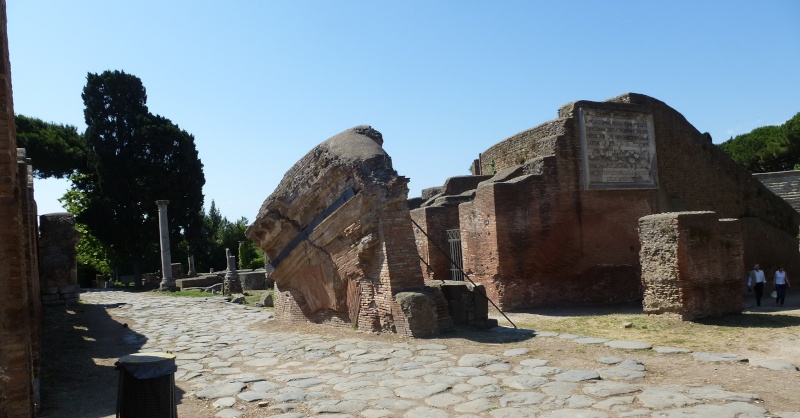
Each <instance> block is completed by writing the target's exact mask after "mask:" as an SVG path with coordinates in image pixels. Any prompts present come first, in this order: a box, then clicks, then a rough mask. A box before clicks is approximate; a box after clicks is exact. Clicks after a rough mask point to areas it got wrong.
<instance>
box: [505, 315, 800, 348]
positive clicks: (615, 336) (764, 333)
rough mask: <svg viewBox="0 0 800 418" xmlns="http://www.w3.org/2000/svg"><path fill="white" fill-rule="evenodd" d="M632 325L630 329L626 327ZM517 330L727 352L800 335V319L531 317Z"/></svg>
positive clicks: (779, 317)
mask: <svg viewBox="0 0 800 418" xmlns="http://www.w3.org/2000/svg"><path fill="white" fill-rule="evenodd" d="M626 323H628V324H632V325H631V326H630V327H628V328H626V327H625V326H624V325H625V324H626ZM517 326H519V327H521V328H527V329H535V330H542V331H554V332H559V333H570V334H579V335H586V336H591V337H599V338H608V339H612V340H632V341H646V342H649V343H651V344H653V345H654V346H672V347H682V348H688V349H691V350H694V351H717V352H718V351H725V350H727V349H729V348H730V347H736V346H758V345H759V343H763V342H764V341H769V340H771V339H777V338H781V337H782V336H783V337H785V336H786V335H787V334H790V335H791V334H794V335H800V316H799V315H791V314H783V313H760V312H747V313H742V314H737V315H727V316H724V317H721V318H714V319H709V320H703V321H698V322H688V321H681V320H680V319H678V318H676V317H669V316H662V315H647V314H644V313H642V314H609V315H586V316H574V317H564V318H557V319H554V318H553V317H541V319H539V317H528V318H525V319H518V320H517Z"/></svg>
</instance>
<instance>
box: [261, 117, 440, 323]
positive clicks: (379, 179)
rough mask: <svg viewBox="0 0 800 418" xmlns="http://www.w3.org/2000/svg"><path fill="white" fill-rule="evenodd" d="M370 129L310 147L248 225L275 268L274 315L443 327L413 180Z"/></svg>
mask: <svg viewBox="0 0 800 418" xmlns="http://www.w3.org/2000/svg"><path fill="white" fill-rule="evenodd" d="M382 145H383V137H382V135H381V133H380V132H378V131H376V130H374V129H372V128H371V127H369V126H357V127H355V128H352V129H349V130H347V131H344V132H342V133H340V134H338V135H336V136H334V137H332V138H330V139H328V140H327V141H325V142H323V143H322V144H320V145H318V146H317V147H316V148H314V149H313V150H311V151H310V152H309V153H308V154H306V156H304V157H303V158H302V159H300V161H298V162H297V163H296V164H295V165H294V166H293V167H292V168H291V169H290V170H289V171H288V172H287V173H286V175H285V176H284V177H283V180H282V181H281V183H280V184H279V185H278V188H277V189H276V191H275V192H274V193H272V195H270V196H269V197H268V198H267V200H266V201H265V202H264V204H263V205H262V207H261V210H260V211H259V213H258V216H257V217H256V220H255V221H254V222H253V225H252V226H250V228H248V230H247V236H248V237H249V238H250V239H252V240H253V241H254V242H256V243H257V244H258V245H259V246H260V247H261V248H262V249H263V250H264V251H265V252H266V254H267V256H268V257H269V260H270V264H271V266H272V267H273V268H274V269H275V270H274V271H273V272H272V273H271V274H270V278H271V279H272V280H274V282H275V311H276V317H277V318H279V319H283V320H297V321H306V320H312V321H314V322H328V323H333V324H353V325H355V326H357V327H358V328H359V329H365V330H375V331H378V330H389V331H394V332H398V333H401V334H406V335H413V336H425V335H432V334H436V333H437V332H438V319H437V313H436V301H437V297H436V295H435V291H434V290H431V289H426V288H425V285H424V281H423V278H422V272H421V270H420V267H419V259H418V258H417V250H416V246H415V244H414V234H413V232H412V229H411V228H412V226H411V218H410V217H409V212H408V207H407V204H406V201H407V198H408V187H407V186H406V185H407V184H408V179H406V178H405V177H400V176H398V175H397V173H396V172H395V171H394V169H393V168H392V161H391V158H390V157H389V156H388V155H387V154H386V152H385V151H384V150H383V148H382Z"/></svg>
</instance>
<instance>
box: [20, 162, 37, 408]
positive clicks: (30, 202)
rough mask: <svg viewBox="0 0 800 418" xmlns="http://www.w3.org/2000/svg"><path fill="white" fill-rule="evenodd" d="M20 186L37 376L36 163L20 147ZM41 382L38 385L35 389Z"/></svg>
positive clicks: (35, 374) (32, 341) (34, 363)
mask: <svg viewBox="0 0 800 418" xmlns="http://www.w3.org/2000/svg"><path fill="white" fill-rule="evenodd" d="M17 167H18V173H19V176H18V177H19V183H20V184H19V188H20V190H21V191H22V196H23V199H22V211H21V212H22V228H23V231H24V239H25V267H26V268H25V276H26V277H28V295H29V301H28V316H29V317H30V321H31V322H30V323H31V358H32V365H33V375H34V380H37V379H38V377H39V375H40V364H41V358H40V354H41V334H42V304H41V300H40V299H39V298H38V297H36V295H38V294H39V251H38V235H39V228H38V223H37V213H36V200H34V190H33V166H32V165H31V164H30V159H28V158H25V150H24V149H19V148H18V149H17ZM36 387H37V386H36V385H35V386H34V389H35V388H36ZM39 401H40V400H39V394H38V393H34V402H36V403H37V404H39V403H40V402H39Z"/></svg>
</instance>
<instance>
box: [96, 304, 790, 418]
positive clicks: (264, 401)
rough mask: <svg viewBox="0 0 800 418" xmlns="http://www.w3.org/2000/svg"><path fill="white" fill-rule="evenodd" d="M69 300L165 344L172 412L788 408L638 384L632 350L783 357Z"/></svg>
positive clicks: (156, 345) (138, 342) (154, 344)
mask: <svg viewBox="0 0 800 418" xmlns="http://www.w3.org/2000/svg"><path fill="white" fill-rule="evenodd" d="M81 300H82V304H89V305H102V306H105V307H106V309H108V310H109V312H110V313H111V314H112V315H113V316H114V317H116V318H123V319H125V320H126V324H127V326H128V328H127V329H126V330H125V332H124V334H123V335H124V337H123V338H122V340H123V341H122V343H123V344H125V345H127V346H130V349H131V351H130V352H136V351H139V352H159V351H164V352H172V353H174V354H176V356H177V360H176V361H177V364H178V372H177V373H176V374H175V378H176V384H177V386H178V389H179V391H178V392H179V393H180V397H181V400H180V401H179V402H180V403H179V415H180V416H192V417H200V418H202V417H206V416H207V417H239V416H242V417H263V416H277V417H284V418H289V417H291V418H295V417H296V418H299V417H306V416H322V417H328V418H333V417H367V418H369V417H420V418H422V417H424V418H436V417H494V418H499V417H508V418H510V417H533V416H536V417H548V418H552V417H596V418H602V417H689V416H692V417H699V416H704V417H732V418H733V417H783V418H790V417H800V412H789V411H785V410H782V409H781V408H782V407H783V405H780V404H771V403H770V402H768V401H763V400H762V395H763V394H761V393H747V392H735V391H730V390H728V389H727V388H726V387H725V386H726V385H718V384H714V385H702V384H671V383H670V382H661V383H657V384H654V383H643V382H645V381H647V379H646V378H647V377H648V373H649V371H648V367H647V363H648V361H647V360H646V359H647V357H648V356H642V355H641V354H643V353H645V352H647V353H648V355H649V356H680V357H675V358H681V359H682V361H689V364H696V365H697V366H698V367H701V366H702V365H706V364H709V363H708V362H709V361H713V362H714V363H713V364H715V368H714V369H713V370H716V367H719V368H725V367H734V368H735V367H739V368H741V369H744V368H748V370H750V369H757V370H761V371H763V373H764V376H765V377H764V378H765V379H768V377H767V376H773V377H772V378H771V379H774V376H778V377H779V378H782V379H787V378H788V381H795V382H797V379H798V372H797V371H796V370H791V371H790V370H779V369H781V368H790V367H791V366H789V365H787V364H785V363H781V362H774V363H772V364H762V367H752V366H753V365H749V366H746V365H742V364H734V363H738V362H739V361H741V360H742V359H740V358H736V356H735V355H723V354H718V355H717V354H713V353H688V352H686V351H688V350H681V349H680V348H670V347H650V346H649V344H646V343H641V342H633V341H607V340H603V339H597V338H591V337H590V336H576V335H558V334H555V333H546V332H541V333H538V335H536V334H537V333H536V332H535V331H531V330H520V331H513V332H512V331H510V330H509V329H507V328H505V329H501V328H496V329H494V330H493V331H489V332H494V333H498V338H499V340H502V339H503V337H504V336H505V337H507V339H508V340H509V341H514V340H516V341H521V340H525V339H528V340H527V341H526V342H525V343H524V344H513V346H514V347H515V348H506V347H503V345H501V344H485V343H483V344H482V343H479V342H472V341H466V340H462V341H463V342H462V341H458V342H457V344H449V341H448V344H440V343H439V341H441V340H436V341H435V342H434V341H430V340H426V339H413V338H402V337H397V336H393V337H392V338H390V339H386V340H385V342H384V341H382V340H381V338H374V334H370V333H361V334H356V333H350V332H342V333H341V334H342V335H343V334H345V333H347V334H348V335H347V336H345V337H344V338H337V334H338V333H337V332H336V329H335V328H332V327H329V326H317V327H318V329H319V331H320V332H319V333H318V334H317V333H308V331H307V330H308V329H309V328H307V327H306V328H303V331H302V332H285V331H282V332H265V331H263V330H262V329H263V328H264V327H263V326H264V324H267V325H269V324H273V325H274V324H275V322H274V320H273V317H272V314H271V313H270V312H269V311H267V310H264V309H259V308H250V307H244V306H241V305H234V304H230V303H227V302H225V301H224V299H222V298H218V297H210V298H208V299H205V298H186V297H181V298H176V297H167V296H161V295H157V294H152V293H128V292H120V291H89V292H86V293H83V294H82V295H81ZM267 328H269V327H267ZM311 329H314V328H311ZM358 335H364V338H358ZM534 335H535V338H531V337H533V336H534ZM353 336H355V337H353ZM537 338H538V339H540V340H541V339H544V340H547V341H554V340H560V341H563V344H565V345H580V344H586V345H595V344H602V345H605V346H606V347H611V348H612V349H615V351H614V352H615V353H617V354H618V355H617V356H603V357H597V358H593V359H590V361H591V362H592V364H594V367H593V368H582V369H568V368H562V367H560V366H558V364H559V362H558V360H559V359H555V358H541V357H538V356H537V355H536V354H535V353H536V350H537V349H536V341H537V340H536V339H537ZM453 342H456V341H453ZM510 345H511V344H510ZM692 356H693V357H694V358H692ZM641 358H645V360H644V361H640V359H641ZM767 373H769V375H767ZM753 387H754V388H756V387H758V385H754V386H753ZM795 388H796V386H795ZM786 390H787V391H791V390H794V389H792V388H790V387H787V388H786ZM110 401H111V400H110ZM184 408H191V409H184ZM182 411H183V412H184V413H183V414H182V415H181V412H182ZM187 411H188V412H189V413H190V414H191V415H189V414H187V413H186V412H187Z"/></svg>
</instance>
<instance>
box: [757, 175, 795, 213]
mask: <svg viewBox="0 0 800 418" xmlns="http://www.w3.org/2000/svg"><path fill="white" fill-rule="evenodd" d="M753 176H754V177H755V178H757V179H758V181H760V182H761V183H762V184H764V185H765V186H767V188H768V189H770V190H771V191H772V193H775V194H776V195H778V196H780V197H781V198H782V199H783V200H785V201H786V202H787V203H789V204H790V205H792V207H793V208H794V210H795V211H797V212H800V170H792V171H780V172H777V173H755V174H753Z"/></svg>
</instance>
